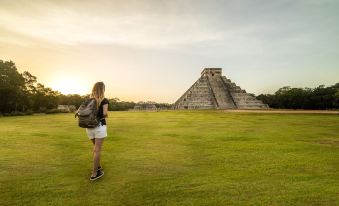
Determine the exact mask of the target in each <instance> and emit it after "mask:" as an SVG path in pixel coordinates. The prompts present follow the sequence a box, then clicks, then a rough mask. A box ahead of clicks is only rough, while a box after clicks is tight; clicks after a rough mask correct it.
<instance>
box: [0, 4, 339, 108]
mask: <svg viewBox="0 0 339 206" xmlns="http://www.w3.org/2000/svg"><path fill="white" fill-rule="evenodd" d="M100 3H101V4H98V3H93V2H90V1H83V2H81V3H76V2H67V1H59V2H54V1H34V2H33V3H32V2H26V1H15V2H13V1H7V0H4V1H1V2H0V18H1V19H2V20H3V21H2V22H0V34H1V35H0V54H2V55H1V56H0V59H2V60H4V61H10V60H11V61H13V62H14V63H15V64H16V66H17V68H18V71H19V72H23V71H28V72H30V73H31V74H32V75H34V76H37V78H38V82H40V83H42V84H44V85H45V86H47V87H51V88H52V89H53V90H57V91H60V92H61V93H63V94H70V93H76V94H80V95H85V94H88V93H89V92H90V90H91V87H92V85H93V84H94V83H95V82H97V81H103V82H104V83H105V84H106V89H107V91H106V96H107V97H112V98H113V97H117V98H119V99H120V100H124V101H134V102H138V101H155V102H164V103H174V102H175V101H176V100H177V99H178V98H179V97H180V96H181V95H182V94H183V93H184V92H185V91H186V90H187V89H188V88H189V87H190V86H191V85H192V84H193V83H194V82H195V81H196V80H197V79H198V78H199V77H200V72H201V71H202V69H203V68H206V67H218V68H222V69H223V76H226V77H227V78H230V79H231V80H232V81H234V82H235V83H237V84H238V85H239V86H240V87H241V88H242V89H245V90H246V91H247V92H249V93H254V94H256V95H259V94H267V93H273V92H275V91H276V90H278V89H279V88H281V87H284V86H291V87H302V88H304V87H310V88H314V87H317V86H319V85H326V86H330V85H334V84H336V83H338V79H339V78H338V77H339V76H338V71H339V68H338V67H339V59H338V58H337V57H338V56H339V51H338V50H337V48H338V46H339V28H338V27H337V21H338V20H339V14H338V13H337V12H336V11H337V9H338V8H339V2H337V1H330V0H328V1H321V2H318V1H279V2H265V1H255V2H254V1H241V2H239V1H228V2H220V1H211V2H210V1H209V2H206V1H184V2H181V1H171V2H168V1H111V2H110V1H100ZM94 14H95V15H94Z"/></svg>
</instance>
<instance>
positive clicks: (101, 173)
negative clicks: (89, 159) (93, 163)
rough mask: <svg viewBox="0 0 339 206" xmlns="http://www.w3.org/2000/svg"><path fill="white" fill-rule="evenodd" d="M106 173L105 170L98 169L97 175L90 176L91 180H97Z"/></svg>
mask: <svg viewBox="0 0 339 206" xmlns="http://www.w3.org/2000/svg"><path fill="white" fill-rule="evenodd" d="M104 174H105V173H104V171H101V170H98V171H97V175H96V176H95V177H92V176H91V178H89V180H91V181H94V180H97V179H99V178H100V177H102V176H104Z"/></svg>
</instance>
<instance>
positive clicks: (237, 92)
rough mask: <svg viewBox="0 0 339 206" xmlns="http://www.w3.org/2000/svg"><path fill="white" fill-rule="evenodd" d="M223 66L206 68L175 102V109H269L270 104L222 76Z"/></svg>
mask: <svg viewBox="0 0 339 206" xmlns="http://www.w3.org/2000/svg"><path fill="white" fill-rule="evenodd" d="M221 70H222V69H221V68H205V69H204V70H203V71H202V72H201V77H200V78H199V79H198V80H197V81H196V82H195V83H194V84H193V85H192V86H191V87H190V88H189V89H188V90H187V91H186V92H185V93H184V94H183V95H182V96H181V97H180V98H179V99H178V100H177V101H176V102H175V103H174V108H175V109H267V108H268V105H267V104H264V103H262V101H260V100H258V99H256V98H255V97H254V96H252V95H251V94H249V93H246V91H245V90H242V89H241V88H240V87H239V86H237V85H236V84H235V83H233V82H232V81H231V80H230V79H227V78H226V77H225V76H222V73H221Z"/></svg>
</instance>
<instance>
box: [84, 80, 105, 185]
mask: <svg viewBox="0 0 339 206" xmlns="http://www.w3.org/2000/svg"><path fill="white" fill-rule="evenodd" d="M90 97H91V98H95V99H96V102H97V107H98V114H97V117H98V119H99V120H100V123H99V126H97V127H95V128H90V129H89V128H87V129H86V132H87V135H88V138H89V139H90V140H91V141H92V142H93V145H94V147H93V170H92V174H91V177H90V180H92V181H94V180H96V179H98V178H100V177H102V176H103V175H104V171H103V169H102V167H101V165H100V153H101V148H102V144H103V141H104V138H105V137H107V127H106V120H105V117H107V114H108V104H109V102H108V100H107V99H106V98H105V84H104V83H103V82H97V83H95V84H94V86H93V89H92V93H91V96H90Z"/></svg>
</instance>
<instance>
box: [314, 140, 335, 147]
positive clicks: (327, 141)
mask: <svg viewBox="0 0 339 206" xmlns="http://www.w3.org/2000/svg"><path fill="white" fill-rule="evenodd" d="M315 142H316V143H318V144H323V145H331V146H335V147H339V140H318V141H315Z"/></svg>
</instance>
